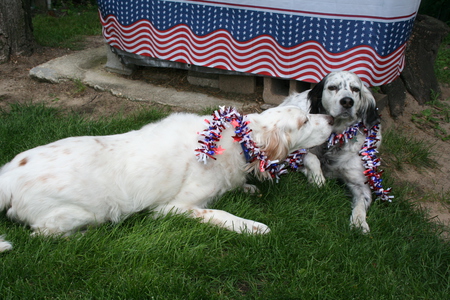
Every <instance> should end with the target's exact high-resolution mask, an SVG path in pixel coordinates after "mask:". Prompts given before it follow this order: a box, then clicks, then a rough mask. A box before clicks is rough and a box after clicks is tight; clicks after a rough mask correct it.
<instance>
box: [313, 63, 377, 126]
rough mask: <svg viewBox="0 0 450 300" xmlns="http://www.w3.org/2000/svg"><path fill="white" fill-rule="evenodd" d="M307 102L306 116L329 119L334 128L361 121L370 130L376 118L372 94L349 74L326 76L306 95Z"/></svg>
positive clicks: (340, 72)
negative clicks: (308, 113)
mask: <svg viewBox="0 0 450 300" xmlns="http://www.w3.org/2000/svg"><path fill="white" fill-rule="evenodd" d="M308 98H309V100H310V102H311V110H310V113H313V114H318V113H319V114H329V115H331V116H333V117H334V118H335V126H336V127H341V126H343V127H347V126H350V125H353V124H355V123H356V122H359V121H362V122H363V123H364V124H365V125H366V126H367V127H369V128H370V127H372V126H373V125H374V124H375V123H377V122H378V121H379V118H380V116H379V115H378V112H377V108H376V103H375V99H374V98H373V95H372V93H371V92H370V91H369V89H368V88H367V87H366V86H365V85H364V84H363V82H362V81H361V79H360V78H359V77H358V76H357V75H356V74H355V73H352V72H346V71H339V72H333V73H330V74H328V75H327V76H326V77H325V78H323V79H322V81H321V82H319V83H318V84H317V85H316V86H315V87H314V88H313V89H312V90H311V91H310V92H309V93H308Z"/></svg>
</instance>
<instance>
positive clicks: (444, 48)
mask: <svg viewBox="0 0 450 300" xmlns="http://www.w3.org/2000/svg"><path fill="white" fill-rule="evenodd" d="M434 72H435V74H436V77H437V79H438V81H439V82H442V83H447V84H450V34H448V35H447V37H446V38H445V39H444V40H443V41H442V44H441V46H440V48H439V52H438V55H437V57H436V61H435V63H434Z"/></svg>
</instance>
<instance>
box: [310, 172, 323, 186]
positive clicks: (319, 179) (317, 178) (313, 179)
mask: <svg viewBox="0 0 450 300" xmlns="http://www.w3.org/2000/svg"><path fill="white" fill-rule="evenodd" d="M308 182H309V183H312V184H315V185H316V186H318V187H322V186H323V185H324V184H325V182H326V179H325V177H324V176H323V175H322V174H316V175H311V174H308Z"/></svg>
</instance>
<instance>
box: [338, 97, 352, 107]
mask: <svg viewBox="0 0 450 300" xmlns="http://www.w3.org/2000/svg"><path fill="white" fill-rule="evenodd" d="M339 103H340V104H341V105H342V107H343V108H346V109H349V108H352V107H353V104H354V103H355V101H353V99H352V98H350V97H344V98H342V99H341V101H339Z"/></svg>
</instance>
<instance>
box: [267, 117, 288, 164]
mask: <svg viewBox="0 0 450 300" xmlns="http://www.w3.org/2000/svg"><path fill="white" fill-rule="evenodd" d="M264 135H266V137H265V145H264V147H263V151H264V153H265V154H266V155H267V158H268V159H269V160H283V159H285V158H286V157H287V156H288V155H289V143H290V136H289V134H288V133H287V132H285V131H284V130H283V129H281V128H278V127H277V126H276V125H275V128H274V129H272V130H269V131H268V132H267V133H264Z"/></svg>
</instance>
